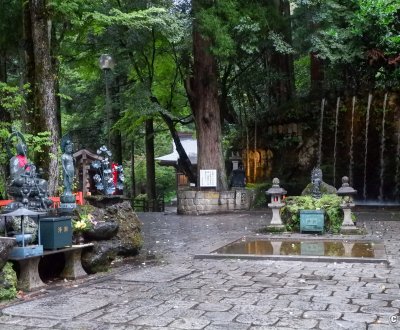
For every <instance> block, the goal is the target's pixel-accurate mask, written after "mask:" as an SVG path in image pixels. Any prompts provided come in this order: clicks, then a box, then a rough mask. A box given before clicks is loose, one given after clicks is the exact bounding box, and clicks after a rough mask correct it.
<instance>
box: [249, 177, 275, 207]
mask: <svg viewBox="0 0 400 330" xmlns="http://www.w3.org/2000/svg"><path fill="white" fill-rule="evenodd" d="M270 187H271V184H268V183H247V184H246V188H247V189H250V190H253V191H254V200H253V205H252V207H254V208H261V207H267V205H268V199H267V196H266V194H265V192H266V191H267V190H268V189H269V188H270Z"/></svg>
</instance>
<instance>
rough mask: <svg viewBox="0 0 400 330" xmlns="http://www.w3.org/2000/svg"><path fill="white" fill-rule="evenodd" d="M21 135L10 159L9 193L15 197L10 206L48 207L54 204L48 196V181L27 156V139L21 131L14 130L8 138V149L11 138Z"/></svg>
mask: <svg viewBox="0 0 400 330" xmlns="http://www.w3.org/2000/svg"><path fill="white" fill-rule="evenodd" d="M13 136H18V137H19V140H20V141H19V142H18V143H17V144H16V146H15V149H16V151H17V153H16V155H15V156H13V157H11V159H10V180H9V183H8V187H7V188H8V189H7V193H8V194H9V195H10V196H11V197H13V198H14V200H15V201H14V202H12V203H10V204H9V207H8V208H18V207H22V206H23V207H26V208H29V209H47V208H48V207H49V206H50V205H52V203H53V202H52V201H51V200H50V199H49V198H48V189H47V181H46V180H44V179H42V178H40V175H39V174H38V173H37V172H36V166H35V165H34V164H33V163H30V162H29V161H28V158H27V147H26V143H25V139H24V138H23V136H22V134H21V133H19V132H13V133H12V134H11V136H10V138H9V139H8V144H7V145H8V146H7V148H8V151H9V144H10V143H11V138H12V137H13Z"/></svg>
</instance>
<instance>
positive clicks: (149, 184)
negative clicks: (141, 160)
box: [145, 119, 157, 211]
mask: <svg viewBox="0 0 400 330" xmlns="http://www.w3.org/2000/svg"><path fill="white" fill-rule="evenodd" d="M145 125H146V134H145V139H146V142H145V144H146V194H147V199H148V201H149V207H150V209H151V211H157V210H156V208H155V207H156V205H157V204H156V203H155V199H156V170H155V161H154V128H153V119H147V120H146V124H145Z"/></svg>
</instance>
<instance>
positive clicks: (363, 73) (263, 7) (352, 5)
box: [0, 0, 400, 200]
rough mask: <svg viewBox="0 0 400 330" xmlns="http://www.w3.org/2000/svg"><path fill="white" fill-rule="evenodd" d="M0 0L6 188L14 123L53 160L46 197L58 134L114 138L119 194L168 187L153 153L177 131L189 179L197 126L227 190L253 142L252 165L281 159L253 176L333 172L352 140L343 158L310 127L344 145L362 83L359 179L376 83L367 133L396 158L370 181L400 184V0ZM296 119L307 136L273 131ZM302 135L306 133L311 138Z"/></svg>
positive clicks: (288, 180)
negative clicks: (263, 155) (260, 159)
mask: <svg viewBox="0 0 400 330" xmlns="http://www.w3.org/2000/svg"><path fill="white" fill-rule="evenodd" d="M0 3H1V8H0V142H1V143H2V146H3V148H1V149H0V195H1V196H2V197H3V198H5V197H7V196H6V190H5V186H6V179H7V177H8V156H7V154H6V148H5V142H6V140H7V138H8V136H9V135H10V133H11V128H12V127H14V128H16V129H18V130H20V131H22V132H23V133H24V135H25V136H26V138H27V141H28V144H29V157H30V158H31V159H32V160H33V161H34V162H35V163H37V164H38V165H39V166H40V167H42V168H44V171H45V173H49V177H48V179H49V189H50V194H51V195H56V194H58V193H59V188H58V187H59V184H58V180H59V177H60V165H59V161H58V159H59V157H58V156H57V155H59V154H60V151H59V145H60V140H61V137H62V136H63V135H65V134H69V136H70V137H71V138H72V139H73V141H74V143H75V149H76V150H77V149H80V148H87V149H90V150H93V151H95V150H96V149H97V148H99V147H100V146H101V145H103V144H106V145H108V147H109V148H110V149H111V150H112V152H113V160H114V161H115V162H117V163H120V164H124V167H125V173H126V178H127V182H126V193H127V194H128V195H130V196H133V197H134V196H137V195H139V194H142V193H146V194H147V198H148V199H150V200H151V199H154V198H156V196H157V195H159V194H161V193H163V194H166V195H167V196H168V198H172V197H173V195H174V194H175V188H176V182H175V172H174V170H173V169H172V168H166V167H160V166H158V165H157V163H156V162H155V157H158V156H161V155H164V154H167V153H169V152H171V144H172V143H171V141H172V140H174V142H175V144H176V145H177V148H178V151H179V152H180V155H181V159H182V160H183V162H182V164H181V165H182V170H183V171H184V172H185V174H186V175H187V176H188V177H189V180H190V181H196V178H197V173H196V172H194V173H193V170H192V168H191V166H190V163H188V160H187V155H185V153H184V151H183V150H181V148H180V146H179V137H178V134H177V133H178V132H192V133H193V136H194V137H196V138H197V139H198V141H199V144H198V146H199V151H198V152H199V154H198V168H199V169H200V168H215V169H218V173H219V177H218V187H219V188H220V189H226V188H227V187H228V180H227V176H226V175H225V174H226V173H227V172H229V170H230V168H229V166H230V163H229V157H230V155H231V154H232V152H235V153H236V152H239V153H240V154H241V155H242V156H243V157H244V156H246V159H244V162H245V165H246V161H247V159H248V158H249V156H248V155H249V152H250V151H251V150H253V151H254V152H256V151H257V150H259V149H260V150H268V151H270V152H271V154H274V166H273V167H272V168H271V169H270V170H269V171H266V172H265V171H264V172H265V173H264V175H261V176H259V177H257V176H256V175H255V170H254V172H253V174H250V172H249V173H247V174H248V181H249V182H252V183H254V184H260V183H261V184H270V182H271V179H272V177H273V176H279V177H280V178H281V182H282V183H283V184H284V185H286V186H287V187H289V188H291V191H292V192H293V193H295V192H298V191H299V189H300V187H301V186H304V184H306V183H307V182H308V181H309V171H310V169H311V168H312V167H313V166H315V165H316V164H317V163H320V164H319V165H321V167H323V169H324V173H325V171H326V173H329V174H328V175H327V178H328V179H329V180H330V181H332V179H333V181H336V185H337V183H338V181H339V180H337V179H336V178H335V176H336V175H337V176H339V175H344V174H347V175H348V171H349V166H348V163H349V160H348V159H347V158H348V157H347V153H348V151H346V157H342V158H346V159H342V163H340V161H338V164H337V165H336V150H335V154H334V155H332V153H331V149H332V144H331V143H324V144H323V146H321V144H320V148H322V150H320V153H319V154H318V139H319V137H318V136H317V135H318V134H319V135H321V132H322V129H320V128H323V130H324V131H328V132H330V137H329V138H328V142H329V141H333V139H332V136H333V134H335V146H334V148H340V145H339V146H337V145H336V143H337V142H336V141H337V139H336V136H337V134H339V135H338V136H339V138H340V141H341V142H340V143H341V144H342V146H343V148H344V147H346V148H347V147H348V146H349V145H350V139H352V138H353V131H352V134H351V136H350V135H349V134H348V133H349V132H350V128H349V123H350V122H351V121H352V120H354V111H353V117H351V119H350V117H349V116H350V114H351V112H352V111H351V110H352V106H351V104H352V102H353V100H354V97H355V96H356V97H357V107H356V109H355V112H356V117H357V120H356V121H357V122H358V124H359V126H360V128H359V131H358V138H359V139H362V140H363V141H360V147H359V148H360V149H362V151H360V156H359V160H357V158H355V159H353V165H351V166H354V169H351V168H350V169H351V170H353V171H354V172H355V178H354V181H355V182H354V184H355V185H356V188H358V189H359V188H361V186H362V177H363V176H364V177H365V176H366V173H367V170H366V168H364V169H363V161H364V158H365V149H366V147H365V146H361V144H362V143H361V142H363V143H364V144H365V140H368V125H366V126H365V125H364V126H363V124H362V123H363V122H365V119H366V111H367V110H366V109H367V108H368V105H367V99H368V95H372V94H373V95H374V98H373V101H372V100H371V102H372V103H373V104H374V105H375V106H374V108H373V111H374V113H375V121H376V122H377V123H379V125H375V126H376V127H375V128H377V129H376V132H375V133H376V134H375V135H374V134H373V132H374V131H373V129H370V130H371V131H370V134H372V136H371V137H370V142H371V141H375V142H373V144H375V149H376V150H378V149H379V153H380V154H381V157H374V158H375V160H376V159H377V158H382V159H388V158H393V159H391V162H390V161H388V163H387V164H384V166H382V164H379V163H373V164H372V166H371V167H372V169H371V170H370V171H371V177H374V178H375V179H374V180H372V181H371V182H372V183H371V185H372V186H371V190H374V191H375V193H374V194H371V195H374V196H375V197H376V196H378V194H379V196H380V197H381V198H382V194H380V193H379V189H382V187H381V186H382V182H383V180H385V181H386V182H387V186H389V184H390V187H387V188H385V189H386V190H387V191H388V193H387V196H389V197H390V198H392V199H396V198H398V197H399V191H400V189H399V182H400V179H399V177H398V175H399V164H398V154H397V153H398V151H399V147H398V145H397V144H396V143H397V142H396V141H397V140H396V138H397V139H398V136H399V134H398V132H399V131H398V126H399V125H398V122H399V114H398V112H399V106H400V105H399V97H398V91H399V85H400V70H399V63H400V54H399V49H400V18H399V17H400V3H399V1H396V0H393V1H390V0H325V1H320V0H308V1H307V0H297V1H287V0H269V1H265V0H254V1H253V0H252V1H241V0H236V1H233V0H232V1H231V0H218V1H210V0H192V1H185V0H182V1H157V0H156V1H146V0H143V1H141V0H140V1H122V0H115V1H88V0H70V1H62V0H28V1H22V0H0ZM102 54H110V55H112V58H113V59H114V61H115V66H114V67H112V68H109V69H103V70H102V69H100V68H99V58H100V56H101V55H102ZM385 95H386V96H385ZM387 95H389V96H388V97H387ZM338 97H341V102H342V103H341V104H340V106H339V105H337V99H338ZM322 99H323V100H324V101H323V102H327V108H326V110H325V111H328V109H329V106H330V107H331V110H334V109H336V108H338V109H339V110H340V112H339V113H340V116H343V121H344V122H345V123H347V124H346V125H344V126H345V128H344V129H343V133H340V132H339V133H338V132H337V121H336V122H335V111H331V112H332V115H331V117H330V115H329V113H330V112H327V113H326V115H325V122H323V125H322V126H321V125H320V124H321V121H320V119H321V115H320V114H321V106H320V104H321V100H322ZM383 100H387V105H385V104H384V102H383ZM374 102H376V103H374ZM323 104H325V103H323ZM353 108H354V107H353ZM385 111H387V112H388V113H387V117H386V120H387V123H390V126H387V127H386V131H387V133H388V134H389V135H390V136H391V140H392V142H391V145H388V146H387V147H386V149H385V148H383V150H382V144H380V143H381V141H382V138H381V136H383V135H382V134H380V133H382V131H384V130H385V125H383V124H384V123H385V122H384V119H385V117H384V118H383V120H382V122H381V119H380V118H382V112H383V113H385ZM357 114H358V116H357ZM368 116H369V114H368ZM337 117H338V115H336V118H337ZM372 117H373V116H372ZM368 120H369V118H368ZM371 120H372V124H373V125H374V119H373V118H371ZM292 123H295V124H296V125H298V126H296V127H300V126H301V127H302V134H303V136H302V137H301V139H299V136H298V135H295V134H293V133H294V132H293V131H292V132H291V133H292V135H290V136H288V135H287V134H283V135H282V134H281V133H282V132H280V131H279V129H278V130H273V129H272V128H273V127H279V125H281V126H282V125H288V124H292ZM378 126H379V127H378ZM352 127H353V126H352ZM270 128H271V129H270ZM346 132H347V133H346ZM371 132H372V133H371ZM316 133H317V135H316ZM341 134H342V135H341ZM389 135H388V136H389ZM363 136H364V138H362V137H363ZM306 137H308V140H307V139H306ZM306 141H311V142H310V143H309V147H308V149H307V150H304V144H307V143H306ZM389 142H390V141H389ZM365 145H367V144H365ZM311 146H312V148H311ZM310 150H314V151H310ZM343 150H344V149H343ZM372 150H373V148H372ZM376 152H378V151H376ZM321 153H322V155H323V156H322V161H320V160H321V159H320V158H321ZM371 153H372V155H373V151H371V150H370V155H371ZM361 154H362V155H361ZM394 154H396V155H397V158H396V157H392V156H393V155H394ZM288 155H289V156H291V157H288ZM306 155H308V156H307V157H308V158H307V157H306ZM350 163H351V161H350ZM332 164H334V165H333V168H332ZM336 166H337V169H336ZM357 166H358V167H357ZM378 167H380V172H379V171H378V170H377V168H378ZM384 167H387V170H386V172H385V173H382V168H384ZM357 169H358V171H357ZM247 170H249V169H247ZM332 172H333V175H332V174H331V173H332ZM358 172H359V173H360V174H358V177H357V174H356V173H358ZM380 176H382V177H380ZM394 177H396V178H395V180H394V181H393V178H394ZM357 180H358V181H357ZM357 182H358V183H357ZM357 185H358V187H357ZM379 187H380V188H379Z"/></svg>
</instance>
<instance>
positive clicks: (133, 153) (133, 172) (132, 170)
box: [131, 139, 136, 199]
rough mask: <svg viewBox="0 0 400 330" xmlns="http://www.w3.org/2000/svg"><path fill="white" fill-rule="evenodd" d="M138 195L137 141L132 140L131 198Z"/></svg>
mask: <svg viewBox="0 0 400 330" xmlns="http://www.w3.org/2000/svg"><path fill="white" fill-rule="evenodd" d="M135 197H136V177H135V141H134V139H132V142H131V198H132V199H133V198H135Z"/></svg>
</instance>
